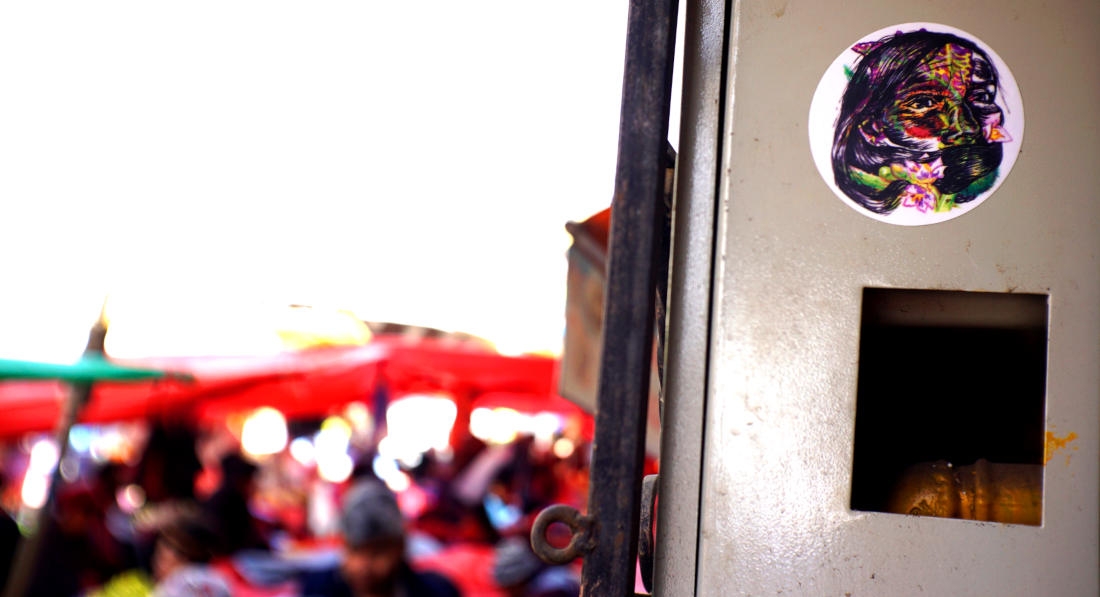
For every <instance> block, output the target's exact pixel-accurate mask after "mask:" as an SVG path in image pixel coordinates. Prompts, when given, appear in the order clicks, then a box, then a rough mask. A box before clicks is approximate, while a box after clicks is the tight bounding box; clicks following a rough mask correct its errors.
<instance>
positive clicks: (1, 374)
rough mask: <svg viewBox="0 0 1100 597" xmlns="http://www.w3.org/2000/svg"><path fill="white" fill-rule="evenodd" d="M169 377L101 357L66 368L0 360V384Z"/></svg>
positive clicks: (85, 358)
mask: <svg viewBox="0 0 1100 597" xmlns="http://www.w3.org/2000/svg"><path fill="white" fill-rule="evenodd" d="M168 375H169V374H168V373H167V372H165V371H157V370H155V369H143V368H139V367H126V366H123V365H116V364H115V363H112V362H111V361H108V360H107V359H105V358H104V357H103V356H102V355H100V354H85V355H84V356H83V357H81V358H80V360H79V361H77V362H75V363H72V364H69V365H65V364H60V363H40V362H37V361H17V360H11V359H0V380H6V379H56V380H60V381H64V382H68V383H74V384H85V383H92V382H97V381H142V380H146V379H162V378H164V377H166V376H168Z"/></svg>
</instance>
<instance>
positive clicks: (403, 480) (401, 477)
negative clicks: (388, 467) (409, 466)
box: [386, 471, 412, 493]
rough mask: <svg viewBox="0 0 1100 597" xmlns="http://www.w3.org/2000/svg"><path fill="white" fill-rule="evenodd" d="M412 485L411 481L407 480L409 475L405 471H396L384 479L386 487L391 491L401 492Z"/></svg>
mask: <svg viewBox="0 0 1100 597" xmlns="http://www.w3.org/2000/svg"><path fill="white" fill-rule="evenodd" d="M411 486H412V481H410V480H409V476H408V475H406V474H405V473H402V472H400V471H398V473H397V474H396V475H394V476H392V477H390V478H389V479H386V487H389V488H390V490H391V491H393V492H396V493H401V492H402V491H405V490H407V489H408V488H409V487H411Z"/></svg>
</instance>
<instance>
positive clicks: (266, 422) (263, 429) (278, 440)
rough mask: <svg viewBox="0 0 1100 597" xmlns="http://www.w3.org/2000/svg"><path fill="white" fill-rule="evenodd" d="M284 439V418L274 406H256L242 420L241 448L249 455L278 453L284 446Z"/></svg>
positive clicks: (285, 432) (285, 436) (285, 434)
mask: <svg viewBox="0 0 1100 597" xmlns="http://www.w3.org/2000/svg"><path fill="white" fill-rule="evenodd" d="M286 440H287V430H286V418H284V417H283V413H281V412H279V411H277V410H275V409H274V408H270V407H267V406H265V407H262V408H258V409H256V410H255V411H253V413H252V414H251V415H249V416H248V418H247V419H245V421H244V428H243V429H242V430H241V448H243V449H244V451H245V453H247V454H249V455H251V456H265V455H268V454H278V453H279V452H282V451H283V448H285V447H286Z"/></svg>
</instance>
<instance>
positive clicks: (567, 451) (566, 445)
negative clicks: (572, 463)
mask: <svg viewBox="0 0 1100 597" xmlns="http://www.w3.org/2000/svg"><path fill="white" fill-rule="evenodd" d="M553 449H554V456H557V457H558V458H562V459H565V458H569V457H570V456H572V455H573V452H574V451H575V450H576V449H577V446H576V445H575V444H574V443H573V441H572V440H570V439H569V438H567V437H561V438H558V441H556V442H554V448H553Z"/></svg>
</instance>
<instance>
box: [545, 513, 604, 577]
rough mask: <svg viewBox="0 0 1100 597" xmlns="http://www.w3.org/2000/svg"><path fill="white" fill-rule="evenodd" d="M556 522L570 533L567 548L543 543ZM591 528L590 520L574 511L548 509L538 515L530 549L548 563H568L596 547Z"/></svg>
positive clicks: (591, 521)
mask: <svg viewBox="0 0 1100 597" xmlns="http://www.w3.org/2000/svg"><path fill="white" fill-rule="evenodd" d="M555 522H560V523H562V524H564V525H565V526H567V527H569V530H570V531H572V532H573V536H572V537H571V538H570V539H569V545H566V546H565V547H563V548H557V547H554V546H553V545H550V543H549V542H548V541H547V540H546V530H547V529H549V528H550V525H552V524H554V523H555ZM594 527H595V524H594V521H593V519H592V518H591V517H588V516H583V515H582V514H581V513H580V512H578V511H577V509H576V508H573V507H571V506H566V505H564V504H556V505H553V506H550V507H549V508H546V509H545V510H543V511H542V512H539V515H538V517H537V518H535V524H534V526H532V527H531V549H533V550H534V551H535V554H536V555H538V557H539V559H541V560H542V561H543V562H546V563H547V564H556V565H560V564H568V563H569V562H572V561H573V560H575V559H577V558H579V557H581V556H583V555H585V554H587V553H588V552H590V551H592V549H593V548H594V547H595V545H596V541H595V533H593V528H594Z"/></svg>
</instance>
